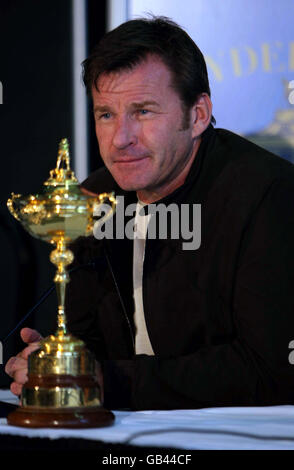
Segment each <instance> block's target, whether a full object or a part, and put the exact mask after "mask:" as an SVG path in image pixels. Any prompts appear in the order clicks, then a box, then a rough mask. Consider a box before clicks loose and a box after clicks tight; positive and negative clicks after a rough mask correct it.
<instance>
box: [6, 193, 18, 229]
mask: <svg viewBox="0 0 294 470" xmlns="http://www.w3.org/2000/svg"><path fill="white" fill-rule="evenodd" d="M20 197H21V194H14V193H11V198H9V199H8V201H7V207H8V210H9V212H10V213H11V214H12V215H13V217H14V218H15V219H16V220H18V221H19V222H21V219H20V217H19V215H18V213H17V211H16V210H15V208H14V201H15V199H19V198H20Z"/></svg>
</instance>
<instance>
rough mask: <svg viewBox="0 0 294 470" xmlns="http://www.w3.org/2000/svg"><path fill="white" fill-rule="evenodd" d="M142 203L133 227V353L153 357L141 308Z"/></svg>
mask: <svg viewBox="0 0 294 470" xmlns="http://www.w3.org/2000/svg"><path fill="white" fill-rule="evenodd" d="M144 206H145V204H144V203H142V202H140V201H138V203H137V207H136V216H135V226H134V253H133V284H134V302H135V315H134V321H135V327H136V337H135V351H136V354H148V355H149V356H153V355H154V351H153V349H152V346H151V343H150V339H149V335H148V331H147V328H146V322H145V315H144V306H143V290H142V281H143V265H144V257H145V244H146V233H147V228H148V223H149V219H150V214H147V215H145V214H144V213H143V211H142V215H140V211H141V209H142V208H143V207H144Z"/></svg>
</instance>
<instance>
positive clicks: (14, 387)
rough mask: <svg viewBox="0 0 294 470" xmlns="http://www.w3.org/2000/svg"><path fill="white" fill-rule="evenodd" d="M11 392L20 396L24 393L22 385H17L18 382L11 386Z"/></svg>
mask: <svg viewBox="0 0 294 470" xmlns="http://www.w3.org/2000/svg"><path fill="white" fill-rule="evenodd" d="M10 391H11V392H12V393H13V394H14V395H18V396H19V395H20V394H21V391H22V385H21V384H17V383H16V382H12V384H11V385H10Z"/></svg>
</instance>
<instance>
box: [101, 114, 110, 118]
mask: <svg viewBox="0 0 294 470" xmlns="http://www.w3.org/2000/svg"><path fill="white" fill-rule="evenodd" d="M109 118H110V113H104V114H100V116H99V119H109Z"/></svg>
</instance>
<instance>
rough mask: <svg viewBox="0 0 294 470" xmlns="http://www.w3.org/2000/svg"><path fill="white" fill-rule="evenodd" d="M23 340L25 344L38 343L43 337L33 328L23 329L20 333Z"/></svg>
mask: <svg viewBox="0 0 294 470" xmlns="http://www.w3.org/2000/svg"><path fill="white" fill-rule="evenodd" d="M20 336H21V339H22V340H23V341H24V342H25V343H28V344H29V343H36V342H37V341H41V340H42V339H43V337H42V336H41V335H40V333H39V332H38V331H37V330H33V329H32V328H22V330H21V331H20Z"/></svg>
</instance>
